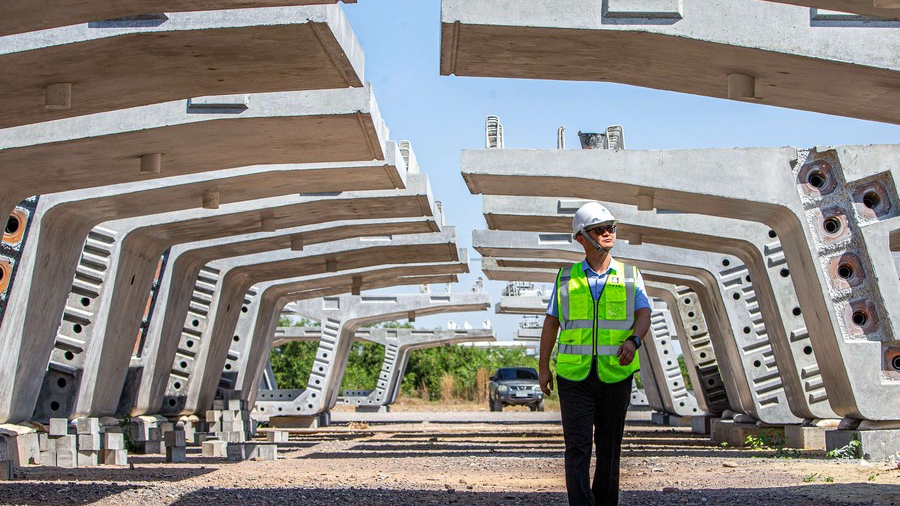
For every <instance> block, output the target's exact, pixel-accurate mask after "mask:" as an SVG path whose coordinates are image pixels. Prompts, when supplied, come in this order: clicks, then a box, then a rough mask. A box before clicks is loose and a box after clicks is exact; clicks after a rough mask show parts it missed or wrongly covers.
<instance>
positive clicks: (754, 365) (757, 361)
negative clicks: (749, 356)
mask: <svg viewBox="0 0 900 506" xmlns="http://www.w3.org/2000/svg"><path fill="white" fill-rule="evenodd" d="M761 365H762V362H760V361H759V360H754V361H753V367H759V366H761Z"/></svg>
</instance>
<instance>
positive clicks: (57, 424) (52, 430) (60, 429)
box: [48, 418, 69, 437]
mask: <svg viewBox="0 0 900 506" xmlns="http://www.w3.org/2000/svg"><path fill="white" fill-rule="evenodd" d="M48 429H49V430H48V432H49V434H50V436H52V437H59V436H65V435H66V434H68V433H69V420H68V419H67V418H51V419H50V427H49V428H48Z"/></svg>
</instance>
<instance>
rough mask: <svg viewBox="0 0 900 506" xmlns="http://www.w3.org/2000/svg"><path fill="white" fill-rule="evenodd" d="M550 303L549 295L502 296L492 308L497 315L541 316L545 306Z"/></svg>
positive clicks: (545, 309) (545, 308)
mask: <svg viewBox="0 0 900 506" xmlns="http://www.w3.org/2000/svg"><path fill="white" fill-rule="evenodd" d="M549 303H550V294H547V295H545V296H538V295H516V296H502V297H500V302H498V303H497V304H496V306H495V307H494V312H495V313H497V314H524V315H531V314H538V315H543V314H545V313H546V311H547V305H548V304H549Z"/></svg>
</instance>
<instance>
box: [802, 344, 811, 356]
mask: <svg viewBox="0 0 900 506" xmlns="http://www.w3.org/2000/svg"><path fill="white" fill-rule="evenodd" d="M803 353H804V354H805V355H812V346H804V347H803Z"/></svg>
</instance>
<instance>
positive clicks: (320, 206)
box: [0, 169, 433, 419]
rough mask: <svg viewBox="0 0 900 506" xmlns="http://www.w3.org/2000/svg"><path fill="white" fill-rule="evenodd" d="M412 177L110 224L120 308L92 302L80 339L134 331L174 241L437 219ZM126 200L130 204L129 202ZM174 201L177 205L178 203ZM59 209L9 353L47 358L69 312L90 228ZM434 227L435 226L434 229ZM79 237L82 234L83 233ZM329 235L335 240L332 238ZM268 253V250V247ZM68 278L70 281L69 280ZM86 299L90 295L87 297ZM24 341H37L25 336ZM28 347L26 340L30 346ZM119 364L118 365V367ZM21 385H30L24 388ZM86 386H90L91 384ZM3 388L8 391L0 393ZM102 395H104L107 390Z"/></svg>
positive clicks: (10, 335)
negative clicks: (388, 186) (271, 229)
mask: <svg viewBox="0 0 900 506" xmlns="http://www.w3.org/2000/svg"><path fill="white" fill-rule="evenodd" d="M379 170H380V169H379ZM408 177H409V184H408V186H409V188H407V189H405V190H389V191H388V190H385V191H372V192H345V193H338V194H334V195H312V196H309V195H302V196H301V195H295V196H291V197H274V198H268V199H257V200H252V201H248V202H240V203H233V204H225V205H222V206H221V207H219V209H191V210H187V211H185V210H183V211H178V212H168V213H160V214H153V215H149V216H145V217H140V218H131V219H125V220H118V221H116V222H108V223H107V224H105V225H103V228H105V229H107V230H112V231H114V232H116V233H117V234H119V235H120V237H122V239H121V241H122V243H121V244H119V245H117V247H116V252H115V254H116V255H117V258H116V259H113V260H112V261H108V263H109V265H111V266H112V267H113V268H114V269H115V271H116V274H115V275H114V276H113V277H112V278H110V279H115V280H116V281H115V283H117V287H114V288H111V289H110V288H106V289H105V295H104V299H105V300H107V301H115V302H116V304H117V305H118V306H117V308H116V310H115V311H108V310H106V311H99V312H98V310H99V309H100V308H99V307H98V306H103V305H102V304H98V303H95V302H97V301H93V302H92V303H93V307H92V308H91V315H90V316H91V320H92V322H91V323H93V325H92V326H91V327H90V328H86V327H85V325H84V323H81V325H82V327H85V328H86V330H87V333H81V336H80V337H81V338H82V339H84V338H85V336H86V335H88V334H90V335H93V336H97V335H100V336H103V335H106V333H107V332H111V331H113V327H110V326H114V327H116V328H117V330H115V331H114V332H113V333H112V334H109V335H118V336H122V335H130V334H132V332H134V331H136V329H137V328H138V326H139V323H140V315H141V313H142V311H143V309H144V303H145V301H146V295H147V293H146V288H147V287H148V286H149V280H150V279H152V276H153V272H154V270H155V268H156V264H157V262H158V260H159V256H160V255H161V254H162V252H163V251H165V250H166V249H168V248H169V247H171V246H172V245H173V244H178V243H180V242H189V241H197V240H213V239H221V238H223V237H229V236H232V237H233V236H240V235H244V234H252V233H259V232H260V230H261V229H262V228H263V227H262V223H263V222H264V221H266V220H269V221H270V222H271V223H273V224H274V225H275V227H276V228H278V227H298V226H304V225H307V226H308V225H309V224H315V223H326V222H329V221H336V220H353V219H355V218H357V217H359V216H360V215H364V216H370V217H380V218H381V219H383V220H385V219H391V218H405V217H421V216H427V215H430V214H432V211H431V210H432V208H433V201H432V199H431V195H430V191H429V189H428V185H427V178H425V176H424V175H421V174H410V175H409V176H408ZM348 184H349V183H348ZM73 193H75V194H80V195H82V196H83V194H84V193H88V192H73ZM62 195H63V194H56V195H51V196H47V197H44V198H43V199H42V202H44V203H45V205H46V206H47V207H48V208H49V207H52V206H51V204H52V203H51V201H53V200H55V199H63V198H64V197H63V196H62ZM70 197H71V196H70ZM122 200H123V201H127V199H122ZM101 202H102V201H101ZM175 202H176V203H177V202H179V201H177V200H176V201H175ZM181 204H182V205H183V204H184V202H181ZM42 205H44V204H42ZM120 207H121V206H120ZM173 207H174V206H173ZM61 209H63V208H62V207H61V206H57V207H53V208H52V210H56V212H59V213H60V216H62V217H63V218H66V219H56V218H51V217H49V216H48V215H45V216H44V219H45V222H42V226H41V227H38V228H35V232H36V233H38V234H39V235H38V236H37V237H35V238H34V241H35V243H36V244H38V245H39V246H40V247H39V248H38V249H37V250H36V251H35V253H34V254H33V255H31V256H30V258H31V266H30V267H28V268H29V269H30V270H31V272H30V274H29V275H30V279H31V281H32V283H31V286H33V287H35V289H31V290H28V291H27V293H26V296H22V297H18V298H17V299H16V300H15V301H11V302H15V303H16V304H17V306H18V307H20V308H21V310H19V311H16V312H13V313H10V315H8V316H10V317H11V318H12V319H10V318H4V322H3V326H2V327H0V331H2V332H4V334H3V339H5V345H6V346H10V349H23V350H24V349H26V347H27V346H30V347H28V348H27V349H29V350H38V352H39V353H44V351H43V349H42V348H40V347H39V346H40V343H43V342H44V341H45V340H46V339H49V337H50V336H52V335H53V331H54V330H55V329H56V327H55V326H54V327H53V329H50V326H53V325H59V322H60V317H61V316H62V315H63V314H64V313H63V307H64V301H65V298H64V297H63V296H62V294H63V293H67V292H68V290H69V288H70V287H71V286H72V285H71V284H70V283H71V280H72V278H73V275H74V274H75V268H76V264H77V255H78V253H79V252H80V248H79V247H77V246H76V247H72V246H74V245H73V244H72V243H73V242H74V240H73V238H77V237H78V236H79V234H84V235H87V232H86V231H83V232H82V231H80V230H83V229H84V228H86V227H87V226H89V225H90V223H89V222H88V223H85V221H84V219H85V218H84V217H83V216H79V215H78V214H72V213H62V211H61ZM157 209H159V208H157ZM138 210H139V208H135V209H132V210H131V211H129V212H127V213H126V212H125V211H123V214H125V215H127V214H136V211H138ZM79 220H81V221H79ZM79 227H80V228H79ZM431 228H432V229H433V227H431ZM48 232H49V233H48ZM51 234H52V235H51ZM267 235H268V236H269V237H268V238H267V239H268V240H272V237H271V236H272V234H267ZM294 235H296V234H294ZM82 237H84V236H83V235H82ZM292 237H293V236H292ZM331 237H334V235H332V236H331ZM75 240H77V239H75ZM261 240H262V242H263V243H265V242H266V240H265V239H261ZM226 242H227V241H226ZM247 244H248V247H251V246H255V247H257V248H259V247H260V246H258V242H254V241H248V242H247ZM290 244H291V239H290V238H288V237H281V238H280V241H278V243H277V247H289V246H290ZM263 248H265V247H264V246H263ZM238 249H239V248H238ZM249 251H253V250H249ZM47 255H52V256H53V258H54V259H55V261H54V262H51V263H47V262H40V261H38V259H40V258H44V257H46V256H47ZM69 257H71V259H70V258H69ZM123 264H124V267H123ZM66 279H67V280H68V281H65V280H66ZM132 280H133V282H132ZM67 285H68V286H67ZM38 287H39V289H38ZM76 291H77V290H76ZM124 293H128V294H129V295H128V296H125V295H123V294H124ZM88 296H89V297H90V295H88ZM57 297H59V299H60V300H59V301H58V302H57V301H56V298H57ZM78 301H79V302H78V303H76V304H74V307H75V308H76V310H75V313H78V312H79V311H81V312H83V311H84V308H86V307H87V306H83V305H80V304H81V302H80V299H78ZM57 307H58V312H52V311H57ZM104 307H105V306H104ZM29 308H31V309H29ZM57 315H58V316H57ZM51 316H53V317H54V319H55V320H56V323H55V324H51V323H50V321H49V318H50V317H51ZM81 316H84V315H81ZM75 323H78V322H75ZM4 329H5V330H4ZM72 330H74V328H73V329H72ZM23 336H32V337H30V338H28V339H24V337H23ZM38 336H43V337H38ZM70 337H71V336H70ZM92 342H93V340H92ZM25 343H29V345H26V344H25ZM47 346H48V350H47V351H46V353H48V354H49V343H47ZM65 351H73V350H72V349H71V348H70V349H67V350H63V351H62V354H63V355H64V356H65ZM30 353H34V351H32V352H29V353H23V354H22V355H19V366H18V367H26V366H28V365H30V366H34V367H39V368H43V367H45V366H46V363H47V360H48V358H49V355H46V356H35V355H32V354H30ZM24 355H27V356H28V357H29V358H23V356H24ZM13 356H15V355H13ZM92 356H93V357H94V358H92V359H90V360H88V363H97V361H98V360H100V356H99V355H92ZM31 360H34V361H35V364H36V363H37V362H42V363H43V364H44V365H41V366H37V365H35V364H32V363H31V362H30V361H31ZM61 363H64V364H65V363H66V362H65V361H63V362H61ZM23 364H24V365H23ZM99 364H101V365H104V366H105V365H111V363H110V362H108V361H105V360H101V361H100V362H99ZM126 364H127V360H126ZM114 367H116V368H118V367H119V365H115V366H114ZM89 369H90V368H89ZM21 371H22V374H23V376H21V377H19V378H18V379H16V381H17V382H25V383H22V384H21V385H24V384H26V383H28V382H30V381H32V378H31V376H33V373H31V372H27V373H26V372H25V371H28V369H27V368H26V369H21ZM116 371H117V372H116V373H112V372H108V373H107V374H104V375H103V376H102V377H103V378H104V382H107V384H109V385H113V383H112V382H113V381H114V379H115V378H118V377H120V376H117V374H118V373H123V374H124V371H118V369H116ZM82 379H87V377H86V376H83V377H82ZM0 381H2V380H0ZM21 385H20V386H21ZM21 387H22V388H25V387H24V386H21ZM16 388H19V387H16ZM88 388H89V389H90V388H92V387H90V386H89V387H88ZM110 390H113V389H110ZM0 391H3V390H2V389H0ZM26 392H27V391H26ZM103 392H104V393H106V390H104V391H103ZM24 393H25V392H23V395H24ZM108 393H109V395H114V396H115V395H118V392H112V391H110V392H108ZM36 397H37V392H33V393H31V395H30V396H29V395H24V396H23V397H21V399H22V402H26V403H31V404H32V406H31V407H30V408H27V407H22V408H20V409H23V411H28V410H29V409H30V410H31V411H33V410H34V406H33V403H34V399H35V398H36ZM109 402H113V401H109ZM21 416H23V417H26V418H22V419H28V418H27V417H30V416H31V413H30V412H29V413H28V415H24V414H22V415H21Z"/></svg>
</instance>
